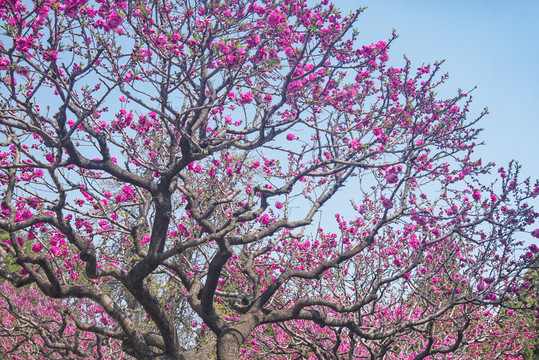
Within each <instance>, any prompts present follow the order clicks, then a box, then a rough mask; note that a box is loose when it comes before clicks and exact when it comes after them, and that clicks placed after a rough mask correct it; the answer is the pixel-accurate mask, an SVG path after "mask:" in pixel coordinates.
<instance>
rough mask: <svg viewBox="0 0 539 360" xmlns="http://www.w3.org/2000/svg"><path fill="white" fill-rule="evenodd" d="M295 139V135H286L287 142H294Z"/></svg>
mask: <svg viewBox="0 0 539 360" xmlns="http://www.w3.org/2000/svg"><path fill="white" fill-rule="evenodd" d="M295 138H296V135H294V134H288V135H286V140H288V141H292V140H294V139H295Z"/></svg>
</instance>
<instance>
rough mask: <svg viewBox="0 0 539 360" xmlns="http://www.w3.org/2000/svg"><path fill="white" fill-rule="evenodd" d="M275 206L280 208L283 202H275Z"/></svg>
mask: <svg viewBox="0 0 539 360" xmlns="http://www.w3.org/2000/svg"><path fill="white" fill-rule="evenodd" d="M275 207H276V208H277V209H282V208H283V203H281V202H276V203H275Z"/></svg>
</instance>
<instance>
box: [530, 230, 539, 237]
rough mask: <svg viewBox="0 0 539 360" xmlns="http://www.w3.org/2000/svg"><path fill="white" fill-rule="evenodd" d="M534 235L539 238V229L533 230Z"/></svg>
mask: <svg viewBox="0 0 539 360" xmlns="http://www.w3.org/2000/svg"><path fill="white" fill-rule="evenodd" d="M532 236H533V237H535V238H538V239H539V229H535V230H533V231H532Z"/></svg>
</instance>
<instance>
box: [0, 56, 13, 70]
mask: <svg viewBox="0 0 539 360" xmlns="http://www.w3.org/2000/svg"><path fill="white" fill-rule="evenodd" d="M9 64H11V61H9V60H8V59H6V58H4V57H1V56H0V70H7V69H8V67H9Z"/></svg>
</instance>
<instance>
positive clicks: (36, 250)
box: [32, 243, 43, 253]
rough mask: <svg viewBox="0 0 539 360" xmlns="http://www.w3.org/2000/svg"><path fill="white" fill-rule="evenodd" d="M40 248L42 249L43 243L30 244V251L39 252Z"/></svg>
mask: <svg viewBox="0 0 539 360" xmlns="http://www.w3.org/2000/svg"><path fill="white" fill-rule="evenodd" d="M41 249H43V245H41V243H35V244H34V245H32V251H33V252H35V253H38V252H40V251H41Z"/></svg>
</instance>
